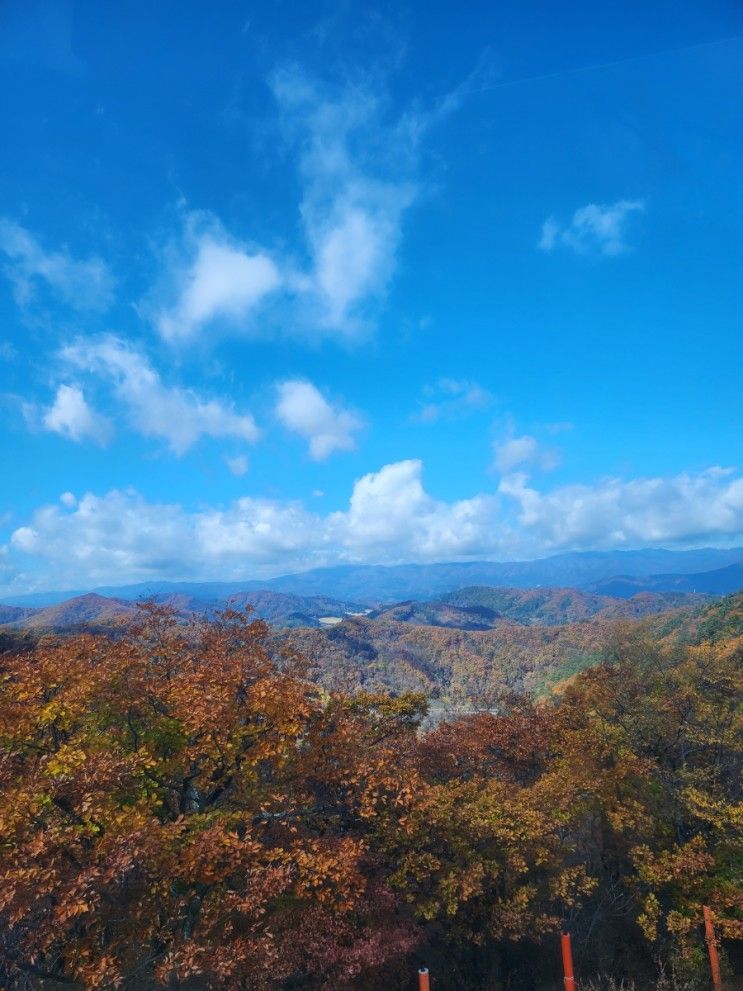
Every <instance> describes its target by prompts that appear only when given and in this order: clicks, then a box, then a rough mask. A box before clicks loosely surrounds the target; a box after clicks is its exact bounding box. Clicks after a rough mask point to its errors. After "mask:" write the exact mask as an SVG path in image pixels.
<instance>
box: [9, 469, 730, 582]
mask: <svg viewBox="0 0 743 991" xmlns="http://www.w3.org/2000/svg"><path fill="white" fill-rule="evenodd" d="M742 538H743V477H740V476H739V475H735V474H731V473H730V472H728V471H721V470H720V469H710V470H708V471H705V472H700V473H697V474H680V475H676V476H672V477H667V478H644V479H630V480H622V479H617V478H610V479H603V480H600V481H599V482H597V483H596V484H595V485H567V486H558V487H556V488H554V489H552V490H551V491H538V490H537V489H536V488H534V487H533V486H532V485H530V484H529V483H528V480H527V478H526V476H525V475H524V474H521V473H517V474H511V475H508V476H507V477H506V478H504V479H503V480H502V481H501V484H500V486H499V490H498V493H497V494H484V495H483V494H481V495H475V496H473V497H472V498H469V499H461V500H457V501H454V502H444V501H442V500H439V499H436V498H434V497H433V496H432V495H431V494H430V493H428V492H427V491H426V490H425V488H424V485H423V480H422V465H421V463H420V461H416V460H411V461H402V462H398V463H396V464H390V465H386V466H384V467H383V468H381V469H380V470H379V471H377V472H372V473H370V474H368V475H365V476H363V477H362V478H360V479H358V480H357V482H356V483H355V485H354V487H353V491H352V493H351V497H350V501H349V505H348V507H347V508H346V509H345V510H342V511H336V512H331V513H328V514H326V515H322V514H319V513H316V512H310V511H308V510H307V509H306V508H305V507H304V506H303V505H302V504H301V503H298V502H278V501H272V500H267V499H254V498H243V499H238V500H237V501H235V502H234V503H232V505H230V506H229V507H227V508H224V509H223V508H200V509H198V510H195V511H188V510H186V509H185V508H184V507H182V506H180V505H177V504H173V505H167V504H163V503H149V502H147V501H146V500H145V499H143V498H142V497H141V496H140V495H138V494H137V493H136V492H134V491H124V492H122V491H113V492H109V493H108V494H107V495H103V496H96V495H93V494H90V493H88V494H86V495H84V496H83V497H82V498H80V499H79V501H77V502H76V503H75V502H71V501H70V502H65V503H64V505H60V504H59V503H58V504H56V505H51V506H45V507H42V508H41V509H39V510H37V511H36V513H34V515H33V518H32V519H31V520H30V521H29V522H28V523H27V524H26V525H24V526H21V527H19V528H17V529H16V530H15V531H14V533H13V534H12V537H11V540H10V545H9V551H8V552H7V554H6V556H7V557H8V558H12V559H13V562H15V561H16V560H20V563H22V564H23V565H24V566H26V565H29V564H30V565H31V566H32V567H34V568H35V569H36V570H37V572H40V571H43V569H44V568H49V569H50V572H51V573H52V574H53V573H54V572H55V571H57V570H59V569H60V568H62V567H64V571H65V575H66V578H67V580H68V581H69V582H74V583H77V584H88V585H90V584H96V583H102V582H108V581H119V582H123V581H126V580H136V579H138V578H147V577H152V576H155V575H157V576H159V577H203V578H207V577H220V578H229V577H233V578H239V577H244V576H246V575H258V574H263V575H270V574H277V573H281V572H285V571H287V570H298V569H301V568H305V567H311V566H317V565H327V564H333V563H339V562H354V561H356V562H376V563H395V562H402V561H422V562H426V561H437V560H467V559H470V560H475V559H487V558H491V559H492V558H496V559H498V558H500V559H504V558H511V559H514V558H525V557H529V556H539V555H543V554H547V553H551V552H556V551H561V550H587V549H608V548H622V547H625V548H637V547H643V546H659V545H662V546H676V547H683V546H706V545H708V544H710V543H723V544H725V543H727V544H731V543H734V542H737V541H740V540H741V539H742ZM48 580H49V579H48V578H47V581H48Z"/></svg>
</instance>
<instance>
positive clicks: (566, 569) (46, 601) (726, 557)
mask: <svg viewBox="0 0 743 991" xmlns="http://www.w3.org/2000/svg"><path fill="white" fill-rule="evenodd" d="M735 566H738V567H739V568H740V569H743V548H741V547H737V548H732V549H729V550H720V549H716V548H703V549H699V550H691V551H671V550H665V549H658V550H640V551H585V552H573V553H568V554H558V555H555V556H553V557H548V558H542V559H539V560H535V561H512V562H492V561H470V562H462V563H448V564H447V563H443V564H400V565H341V566H337V567H332V568H315V569H313V570H310V571H305V572H300V573H298V574H291V575H282V576H279V577H277V578H271V579H268V580H258V579H245V580H242V581H234V582H217V581H212V582H185V581H179V582H172V581H149V582H141V583H139V584H134V585H123V586H120V587H117V586H103V587H99V588H96V589H93V590H92V591H93V592H95V593H97V594H99V595H104V596H107V597H114V598H118V599H123V600H129V601H132V600H136V599H143V598H149V597H152V596H160V595H166V596H167V595H176V594H183V595H186V596H191V597H193V598H196V599H199V600H223V599H225V598H228V597H229V596H230V595H236V594H241V593H245V592H253V591H259V590H265V591H271V592H280V593H285V594H290V595H298V596H302V597H316V596H325V597H328V598H331V599H336V600H338V601H341V602H356V603H361V604H363V605H366V606H369V605H379V604H383V603H394V602H402V601H405V600H410V599H414V600H425V599H434V598H440V597H442V596H444V595H446V594H447V593H450V592H454V591H456V590H457V589H460V588H463V587H466V586H475V585H478V586H485V585H486V586H507V587H512V588H535V587H539V586H550V587H571V588H581V589H586V590H588V591H592V592H597V593H598V594H606V593H605V592H604V591H603V590H602V588H600V587H599V585H600V583H602V582H609V581H612V580H614V581H619V579H618V578H617V576H625V577H623V578H622V579H621V581H623V582H632V581H637V582H638V584H637V585H636V586H635V587H634V590H633V591H628V592H627V593H626V594H622V597H627V595H632V594H635V592H639V591H659V592H660V591H688V590H691V589H684V588H682V587H681V586H680V585H679V584H678V583H676V584H674V582H675V580H676V578H677V577H678V576H683V575H694V576H695V578H696V580H697V583H698V584H699V582H700V581H701V575H702V574H707V573H709V572H712V571H720V572H724V573H725V574H723V575H722V576H721V577H720V580H719V583H718V584H719V587H716V588H715V589H714V590H713V589H709V592H710V594H718V595H719V594H725V593H727V592H733V591H736V590H737V589H738V588H741V587H743V578H738V577H737V575H738V572H736V570H735ZM730 568H732V569H733V570H732V571H729V570H728V569H730ZM640 579H647V581H645V582H644V583H642V582H640V581H639V580H640ZM714 581H716V579H714ZM736 582H737V584H736ZM697 590H698V591H705V590H704V589H702V588H701V587H700V588H698V589H697ZM83 594H85V592H83V591H79V590H78V591H58V592H42V593H31V594H27V595H17V596H13V597H8V598H5V599H4V600H2V603H3V604H6V605H14V606H46V605H54V604H56V603H59V602H62V601H64V600H65V599H69V598H72V597H76V596H80V595H83ZM620 594H621V593H620Z"/></svg>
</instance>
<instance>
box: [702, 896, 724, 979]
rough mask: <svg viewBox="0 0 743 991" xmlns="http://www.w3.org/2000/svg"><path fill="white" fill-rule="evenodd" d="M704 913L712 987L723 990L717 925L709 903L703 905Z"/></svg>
mask: <svg viewBox="0 0 743 991" xmlns="http://www.w3.org/2000/svg"><path fill="white" fill-rule="evenodd" d="M702 912H703V914H704V938H705V939H706V940H707V950H708V951H709V967H710V970H711V971H712V987H713V988H714V989H715V991H722V978H721V977H720V958H719V957H718V956H717V940H716V939H715V927H714V925H713V923H712V912H711V911H710V907H709V905H703V906H702Z"/></svg>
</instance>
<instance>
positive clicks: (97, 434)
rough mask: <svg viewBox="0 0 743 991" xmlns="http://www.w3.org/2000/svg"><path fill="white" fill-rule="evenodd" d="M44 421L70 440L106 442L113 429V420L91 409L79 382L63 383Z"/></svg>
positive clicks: (51, 428) (46, 425) (46, 426)
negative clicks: (74, 383)
mask: <svg viewBox="0 0 743 991" xmlns="http://www.w3.org/2000/svg"><path fill="white" fill-rule="evenodd" d="M42 423H43V425H44V427H45V428H46V429H47V430H51V431H53V432H54V433H57V434H62V436H63V437H68V438H69V439H70V440H75V441H85V440H92V441H95V443H96V444H105V443H106V442H107V441H108V439H109V438H110V436H111V432H112V428H111V423H110V422H109V420H107V419H106V417H105V416H102V415H101V414H99V413H96V412H95V410H93V409H91V407H90V406H89V405H88V402H87V400H86V399H85V395H84V394H83V390H82V389H81V388H80V387H79V386H77V385H60V387H59V388H58V389H57V394H56V396H55V397H54V402H53V403H52V405H51V406H50V407H49V409H47V410H46V411H45V413H44V415H43V418H42Z"/></svg>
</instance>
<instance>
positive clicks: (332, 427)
mask: <svg viewBox="0 0 743 991" xmlns="http://www.w3.org/2000/svg"><path fill="white" fill-rule="evenodd" d="M276 416H277V417H278V419H279V421H280V422H281V423H282V424H283V426H284V427H286V429H287V430H291V431H292V432H293V433H296V434H299V435H300V437H304V438H305V440H307V441H308V443H309V451H310V457H311V458H312V459H313V460H314V461H324V460H325V459H326V458H328V457H330V455H331V454H333V453H334V452H335V451H352V450H353V449H354V448H355V446H356V439H355V436H354V435H355V434H356V433H357V432H358V431H359V430H360V429H361V427H362V426H363V422H362V420H361V419H360V418H359V417H358V416H356V414H354V413H351V412H349V411H348V410H344V409H342V408H341V407H339V406H334V405H332V404H331V403H329V402H328V400H327V399H326V398H325V397H324V396H323V394H322V393H321V392H320V390H319V389H318V388H317V386H315V385H313V384H312V383H311V382H307V381H304V380H301V379H293V380H290V381H287V382H282V383H280V384H279V386H278V399H277V402H276Z"/></svg>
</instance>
